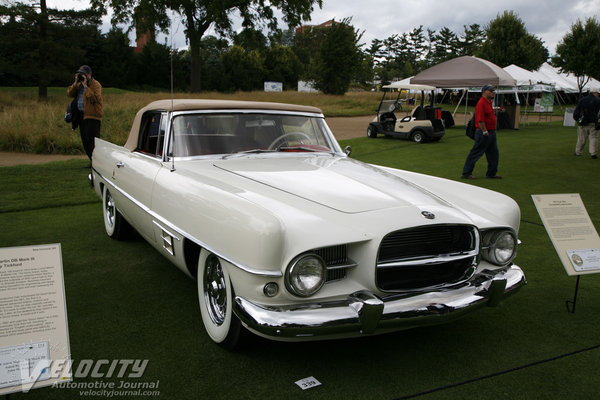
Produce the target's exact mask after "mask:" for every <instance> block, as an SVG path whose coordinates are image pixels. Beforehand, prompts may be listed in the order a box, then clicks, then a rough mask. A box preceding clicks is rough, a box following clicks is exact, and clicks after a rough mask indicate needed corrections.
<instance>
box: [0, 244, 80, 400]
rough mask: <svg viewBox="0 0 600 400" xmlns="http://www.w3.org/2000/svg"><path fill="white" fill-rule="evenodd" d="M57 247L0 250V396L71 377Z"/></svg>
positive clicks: (61, 275) (59, 251)
mask: <svg viewBox="0 0 600 400" xmlns="http://www.w3.org/2000/svg"><path fill="white" fill-rule="evenodd" d="M66 360H70V349H69V334H68V328H67V310H66V303H65V290H64V281H63V271H62V257H61V249H60V244H49V245H39V246H26V247H9V248H0V395H2V394H7V393H13V392H21V391H25V392H26V391H29V390H30V389H31V388H37V387H43V386H49V385H52V384H54V383H55V382H64V381H69V380H70V379H71V376H70V371H65V372H62V373H61V374H58V375H57V376H54V375H56V374H52V373H51V368H50V367H51V364H52V362H53V361H60V362H65V361H66Z"/></svg>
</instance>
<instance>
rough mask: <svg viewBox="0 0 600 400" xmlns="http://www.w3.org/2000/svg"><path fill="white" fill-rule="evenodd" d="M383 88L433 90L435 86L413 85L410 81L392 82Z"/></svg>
mask: <svg viewBox="0 0 600 400" xmlns="http://www.w3.org/2000/svg"><path fill="white" fill-rule="evenodd" d="M383 88H384V89H398V90H426V91H430V90H435V87H433V86H428V85H414V84H411V83H401V82H392V83H390V84H389V85H385V86H384V87H383Z"/></svg>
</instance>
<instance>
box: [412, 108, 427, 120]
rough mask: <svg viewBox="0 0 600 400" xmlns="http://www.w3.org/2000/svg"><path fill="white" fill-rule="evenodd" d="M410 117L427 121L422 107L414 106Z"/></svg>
mask: <svg viewBox="0 0 600 400" xmlns="http://www.w3.org/2000/svg"><path fill="white" fill-rule="evenodd" d="M410 115H411V117H413V118H414V119H427V115H426V113H425V109H424V108H423V107H422V106H416V107H415V108H413V110H412V113H411V114H410Z"/></svg>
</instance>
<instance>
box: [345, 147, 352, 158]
mask: <svg viewBox="0 0 600 400" xmlns="http://www.w3.org/2000/svg"><path fill="white" fill-rule="evenodd" d="M344 153H346V155H347V156H348V157H350V154H351V153H352V147H350V146H346V147H344Z"/></svg>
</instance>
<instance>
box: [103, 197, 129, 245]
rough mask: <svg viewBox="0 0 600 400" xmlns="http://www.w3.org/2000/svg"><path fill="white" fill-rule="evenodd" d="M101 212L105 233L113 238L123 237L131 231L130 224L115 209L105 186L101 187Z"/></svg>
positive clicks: (119, 238)
mask: <svg viewBox="0 0 600 400" xmlns="http://www.w3.org/2000/svg"><path fill="white" fill-rule="evenodd" d="M102 214H103V215H104V229H105V230H106V234H107V235H108V236H109V237H111V238H113V239H117V240H121V239H125V238H126V237H127V235H128V234H129V232H130V231H131V226H130V225H129V223H128V222H127V221H125V218H123V216H122V215H121V213H120V212H119V210H117V206H116V205H115V201H114V199H113V197H112V195H111V193H110V191H109V190H108V188H107V187H106V186H104V187H103V188H102Z"/></svg>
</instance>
